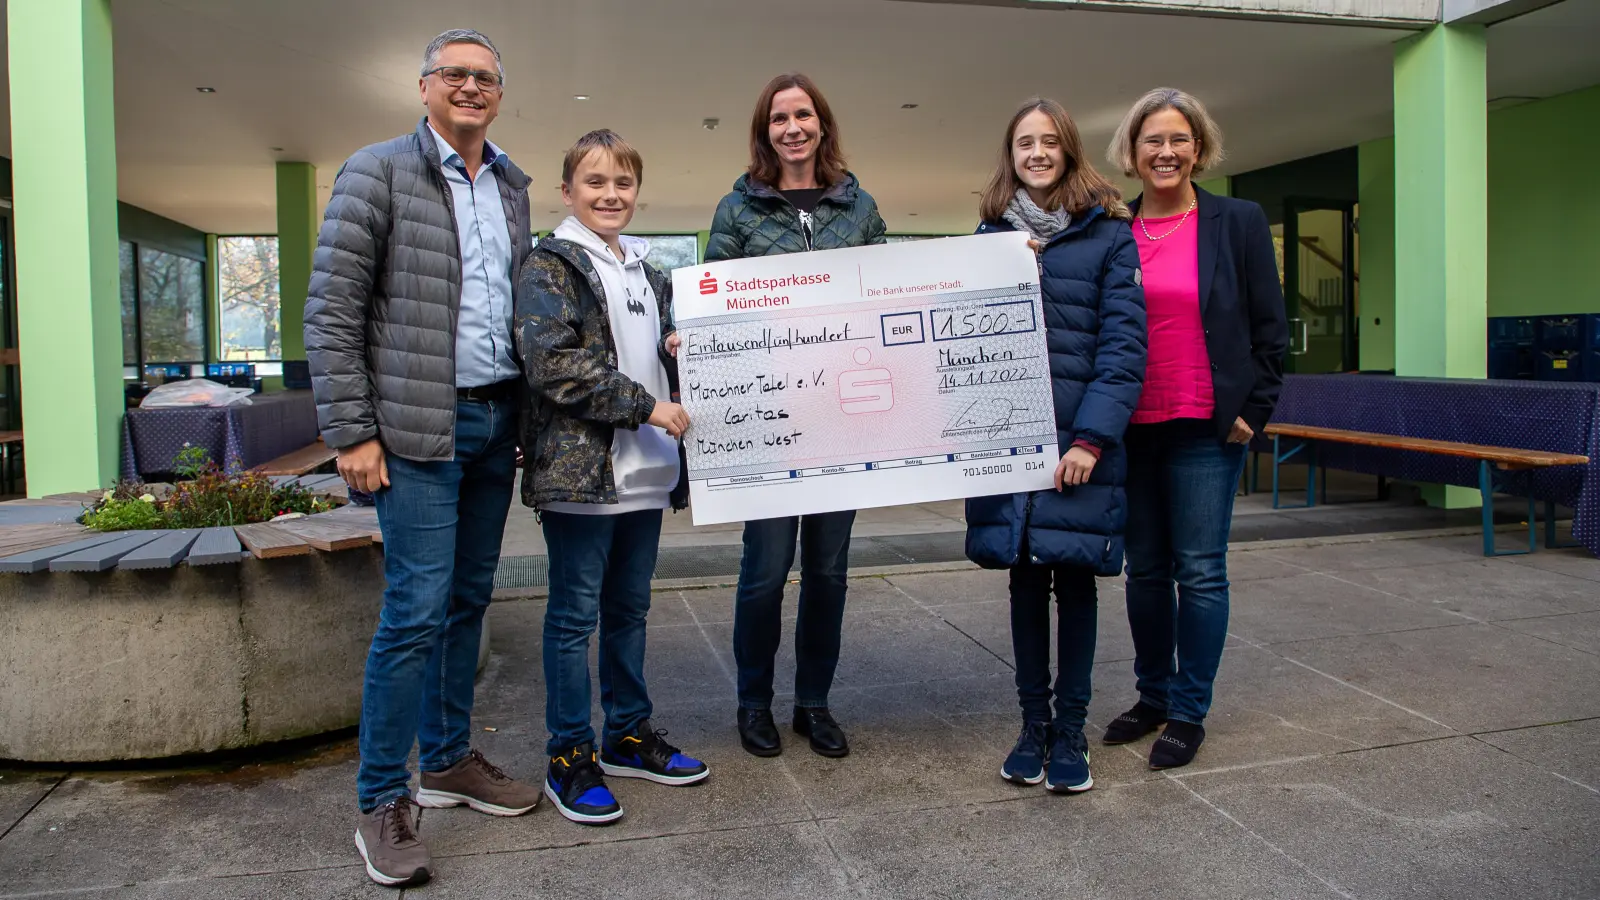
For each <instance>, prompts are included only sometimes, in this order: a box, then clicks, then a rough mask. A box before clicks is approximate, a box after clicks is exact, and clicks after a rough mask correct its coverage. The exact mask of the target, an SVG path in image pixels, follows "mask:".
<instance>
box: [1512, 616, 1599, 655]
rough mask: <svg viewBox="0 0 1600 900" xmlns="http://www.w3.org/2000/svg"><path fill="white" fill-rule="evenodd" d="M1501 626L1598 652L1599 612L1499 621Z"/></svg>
mask: <svg viewBox="0 0 1600 900" xmlns="http://www.w3.org/2000/svg"><path fill="white" fill-rule="evenodd" d="M1499 624H1500V626H1501V627H1502V628H1509V629H1511V630H1512V631H1520V632H1522V633H1523V634H1531V635H1533V636H1534V637H1542V638H1544V639H1545V640H1547V641H1554V642H1556V643H1557V644H1563V645H1565V646H1568V647H1571V648H1573V649H1574V650H1582V651H1584V652H1585V653H1594V654H1600V612H1589V613H1574V614H1572V615H1570V616H1542V617H1540V618H1537V619H1516V620H1514V621H1511V622H1501V623H1499Z"/></svg>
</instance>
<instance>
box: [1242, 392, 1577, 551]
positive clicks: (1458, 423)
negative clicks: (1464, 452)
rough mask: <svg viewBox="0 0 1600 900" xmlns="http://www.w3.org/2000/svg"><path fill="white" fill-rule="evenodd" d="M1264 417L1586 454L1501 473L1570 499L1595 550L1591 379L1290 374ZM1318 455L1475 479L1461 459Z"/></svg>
mask: <svg viewBox="0 0 1600 900" xmlns="http://www.w3.org/2000/svg"><path fill="white" fill-rule="evenodd" d="M1272 421H1274V422H1280V423H1293V424H1296V425H1317V426H1321V427H1324V428H1344V429H1349V430H1353V431H1372V432H1377V433H1380V434H1397V435H1404V436H1406V437H1416V438H1430V439H1433V440H1441V441H1463V442H1466V443H1471V444H1492V445H1495V446H1500V447H1518V448H1521V449H1526V450H1548V451H1552V452H1556V453H1578V454H1582V455H1584V456H1587V457H1589V459H1590V463H1589V465H1587V466H1561V467H1559V468H1554V469H1548V470H1542V471H1536V472H1531V473H1509V474H1510V477H1509V478H1508V479H1507V481H1508V483H1509V484H1510V485H1511V487H1512V488H1513V489H1514V490H1516V491H1518V492H1521V493H1522V494H1523V495H1524V496H1527V495H1531V496H1533V497H1534V498H1536V499H1539V500H1553V501H1555V502H1557V503H1560V504H1562V505H1564V506H1570V507H1572V509H1573V510H1574V518H1573V525H1572V530H1573V536H1574V537H1575V538H1576V539H1577V540H1578V542H1579V543H1581V544H1583V546H1585V547H1587V548H1588V549H1589V551H1590V552H1592V553H1594V554H1595V555H1597V556H1600V433H1597V429H1600V384H1591V383H1582V382H1571V383H1561V382H1538V381H1480V380H1473V379H1456V378H1400V377H1396V376H1392V375H1289V376H1286V377H1285V378H1284V384H1283V396H1282V398H1281V399H1280V400H1279V403H1278V409H1277V412H1275V413H1274V414H1273V416H1272ZM1255 448H1256V449H1260V450H1270V449H1271V441H1270V440H1265V441H1263V440H1260V439H1258V440H1257V442H1256V445H1255ZM1317 460H1318V462H1319V463H1321V464H1322V465H1324V466H1326V467H1328V468H1330V469H1342V470H1346V471H1353V472H1364V473H1367V474H1369V475H1386V476H1388V477H1390V478H1398V479H1403V480H1406V481H1421V482H1433V483H1436V484H1455V485H1462V486H1465V487H1473V488H1476V487H1477V486H1478V463H1477V462H1476V461H1475V460H1470V459H1457V458H1454V457H1448V456H1437V455H1435V454H1431V453H1418V452H1415V451H1407V450H1386V449H1381V448H1376V447H1355V446H1350V445H1346V444H1333V443H1322V444H1318V445H1317ZM1287 464H1290V465H1292V464H1293V463H1287Z"/></svg>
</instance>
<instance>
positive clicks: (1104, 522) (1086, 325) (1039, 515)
mask: <svg viewBox="0 0 1600 900" xmlns="http://www.w3.org/2000/svg"><path fill="white" fill-rule="evenodd" d="M1013 230H1015V229H1013V228H1012V226H1011V225H1010V224H1009V223H1006V222H998V223H996V222H985V223H983V224H982V225H980V226H978V233H979V234H988V233H990V232H995V231H1013ZM1039 263H1040V284H1041V285H1042V286H1043V293H1044V321H1045V341H1046V344H1047V346H1048V348H1049V351H1050V384H1051V390H1052V393H1053V394H1054V395H1055V407H1056V440H1057V441H1058V443H1059V444H1060V452H1061V453H1063V454H1064V453H1066V452H1067V450H1068V449H1069V448H1071V447H1072V444H1073V442H1075V441H1078V440H1087V441H1089V442H1090V443H1093V444H1094V445H1096V446H1098V447H1099V448H1100V462H1099V463H1097V464H1096V465H1095V467H1094V472H1093V474H1092V475H1091V476H1090V478H1089V483H1088V484H1084V485H1079V486H1078V487H1068V488H1067V489H1066V490H1064V491H1057V490H1055V489H1054V488H1052V489H1050V490H1044V491H1034V492H1032V493H1029V494H1001V495H997V496H992V497H974V498H972V499H970V500H968V501H967V557H968V558H969V559H971V560H972V561H973V562H975V563H977V564H978V565H980V566H983V567H985V568H989V569H1004V568H1009V567H1011V566H1014V565H1016V564H1017V563H1018V562H1032V563H1036V564H1043V565H1070V566H1087V567H1089V568H1091V569H1093V570H1094V571H1095V573H1096V574H1099V575H1116V574H1117V573H1119V572H1120V571H1122V533H1123V528H1124V525H1125V523H1126V521H1127V498H1126V495H1125V493H1124V490H1123V484H1124V481H1125V480H1126V478H1127V474H1128V463H1127V457H1126V454H1125V453H1124V452H1123V447H1122V433H1123V431H1124V430H1126V429H1127V427H1128V419H1129V417H1131V416H1132V415H1133V410H1134V407H1136V406H1137V405H1138V404H1139V390H1140V388H1141V387H1142V385H1143V383H1144V364H1145V318H1144V288H1143V287H1141V278H1140V274H1139V248H1138V247H1137V246H1136V245H1135V244H1134V242H1133V231H1132V230H1130V229H1129V227H1128V223H1127V222H1124V221H1122V220H1120V219H1114V218H1111V217H1110V216H1108V215H1106V213H1105V210H1103V209H1101V208H1100V207H1095V208H1094V209H1093V210H1090V211H1089V213H1087V214H1086V215H1084V216H1082V217H1081V218H1079V219H1078V220H1077V221H1074V222H1073V223H1072V225H1071V226H1070V227H1068V228H1067V230H1066V231H1064V232H1062V233H1061V234H1058V235H1056V237H1055V238H1054V239H1053V240H1051V241H1050V242H1049V243H1048V244H1046V245H1045V247H1044V249H1043V251H1042V252H1041V253H1040V255H1039ZM1024 541H1026V544H1024ZM1024 547H1026V551H1027V559H1026V560H1023V559H1022V558H1021V557H1022V553H1023V550H1024Z"/></svg>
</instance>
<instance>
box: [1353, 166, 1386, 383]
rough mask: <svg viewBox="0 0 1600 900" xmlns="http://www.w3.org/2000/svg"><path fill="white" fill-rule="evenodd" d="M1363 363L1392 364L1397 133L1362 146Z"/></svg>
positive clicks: (1370, 365) (1373, 365)
mask: <svg viewBox="0 0 1600 900" xmlns="http://www.w3.org/2000/svg"><path fill="white" fill-rule="evenodd" d="M1357 153H1358V156H1357V158H1358V160H1359V162H1358V164H1357V165H1358V167H1359V172H1360V174H1359V181H1360V187H1359V190H1360V199H1361V211H1360V218H1359V220H1358V223H1357V227H1358V231H1359V234H1358V235H1357V237H1356V240H1357V241H1358V244H1357V247H1358V256H1357V260H1358V261H1359V265H1360V272H1359V275H1360V281H1359V282H1357V290H1359V291H1360V292H1361V294H1360V298H1359V300H1358V303H1357V305H1358V309H1359V312H1360V314H1361V325H1360V328H1361V368H1363V369H1393V368H1394V139H1393V138H1380V139H1378V140H1375V141H1367V142H1366V143H1364V144H1362V145H1361V146H1360V147H1359V148H1358V149H1357Z"/></svg>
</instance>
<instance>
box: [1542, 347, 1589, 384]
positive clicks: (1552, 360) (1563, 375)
mask: <svg viewBox="0 0 1600 900" xmlns="http://www.w3.org/2000/svg"><path fill="white" fill-rule="evenodd" d="M1588 355H1589V354H1588V353H1585V352H1583V351H1581V350H1542V351H1540V352H1539V354H1538V363H1539V380H1540V381H1587V380H1588V379H1586V378H1585V377H1584V363H1585V362H1586V360H1585V357H1586V356H1588Z"/></svg>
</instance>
